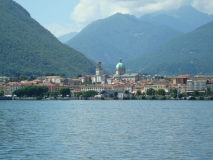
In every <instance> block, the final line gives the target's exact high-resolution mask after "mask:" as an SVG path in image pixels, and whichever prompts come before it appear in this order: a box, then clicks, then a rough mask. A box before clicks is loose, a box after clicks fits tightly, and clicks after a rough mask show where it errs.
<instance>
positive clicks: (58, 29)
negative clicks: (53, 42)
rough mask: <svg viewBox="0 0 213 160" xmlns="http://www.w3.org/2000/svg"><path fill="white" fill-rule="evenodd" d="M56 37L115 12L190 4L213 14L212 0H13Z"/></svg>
mask: <svg viewBox="0 0 213 160" xmlns="http://www.w3.org/2000/svg"><path fill="white" fill-rule="evenodd" d="M14 1H15V2H17V3H19V4H20V5H21V6H22V7H24V8H25V9H26V10H27V11H28V12H29V13H30V15H31V17H32V18H34V19H35V20H36V21H38V22H39V23H40V24H41V25H42V26H44V27H45V28H47V29H48V30H49V31H50V32H51V33H52V34H54V35H55V36H56V37H59V36H62V35H64V34H67V33H70V32H79V31H81V29H83V28H84V27H86V26H87V25H88V24H89V23H91V22H93V21H96V20H98V19H104V18H107V17H109V16H111V15H113V14H115V13H118V12H119V13H123V14H131V15H135V16H136V17H141V16H143V15H144V14H147V13H153V12H156V11H163V10H171V9H178V8H179V7H180V6H182V5H191V6H193V7H194V8H196V9H197V10H199V11H201V12H204V13H207V14H213V0H14Z"/></svg>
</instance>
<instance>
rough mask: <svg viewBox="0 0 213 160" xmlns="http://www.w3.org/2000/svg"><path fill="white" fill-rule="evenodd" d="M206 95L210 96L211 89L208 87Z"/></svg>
mask: <svg viewBox="0 0 213 160" xmlns="http://www.w3.org/2000/svg"><path fill="white" fill-rule="evenodd" d="M206 94H207V95H208V96H209V95H211V94H212V92H211V89H210V88H209V87H207V90H206Z"/></svg>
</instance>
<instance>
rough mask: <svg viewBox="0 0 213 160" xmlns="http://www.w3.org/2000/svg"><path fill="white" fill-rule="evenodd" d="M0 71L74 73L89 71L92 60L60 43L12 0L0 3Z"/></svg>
mask: <svg viewBox="0 0 213 160" xmlns="http://www.w3.org/2000/svg"><path fill="white" fill-rule="evenodd" d="M0 15H1V16H0V31H1V32H0V57H1V58H0V66H1V69H0V75H5V74H15V73H19V72H21V73H25V74H29V75H30V74H44V73H47V72H51V73H57V74H62V73H65V74H66V75H68V76H76V75H77V74H86V73H93V72H94V71H95V64H94V63H93V62H92V61H91V60H89V59H87V58H86V57H85V56H84V55H83V54H81V53H80V52H78V51H76V50H75V49H72V48H70V47H68V46H67V45H64V44H62V43H61V42H59V41H58V39H57V38H55V37H54V36H53V35H52V34H51V33H50V32H49V31H47V30H46V29H45V28H43V27H42V26H41V25H40V24H38V23H37V22H36V21H35V20H34V19H32V18H31V17H30V14H29V13H28V12H27V11H26V10H25V9H24V8H22V7H21V6H20V5H19V4H17V3H16V2H14V1H12V0H3V1H1V3H0Z"/></svg>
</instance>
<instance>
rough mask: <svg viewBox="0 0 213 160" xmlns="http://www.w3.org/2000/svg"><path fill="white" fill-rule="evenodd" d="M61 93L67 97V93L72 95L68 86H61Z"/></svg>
mask: <svg viewBox="0 0 213 160" xmlns="http://www.w3.org/2000/svg"><path fill="white" fill-rule="evenodd" d="M59 93H60V94H62V97H66V95H70V89H69V88H67V87H64V88H61V89H60V91H59Z"/></svg>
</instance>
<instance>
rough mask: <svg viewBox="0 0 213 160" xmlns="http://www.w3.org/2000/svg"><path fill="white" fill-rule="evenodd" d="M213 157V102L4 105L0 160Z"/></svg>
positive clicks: (0, 117)
mask: <svg viewBox="0 0 213 160" xmlns="http://www.w3.org/2000/svg"><path fill="white" fill-rule="evenodd" d="M211 158H213V106H212V102H211V101H202V102H201V101H0V159H122V160H125V159H152V160H153V159H211Z"/></svg>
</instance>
